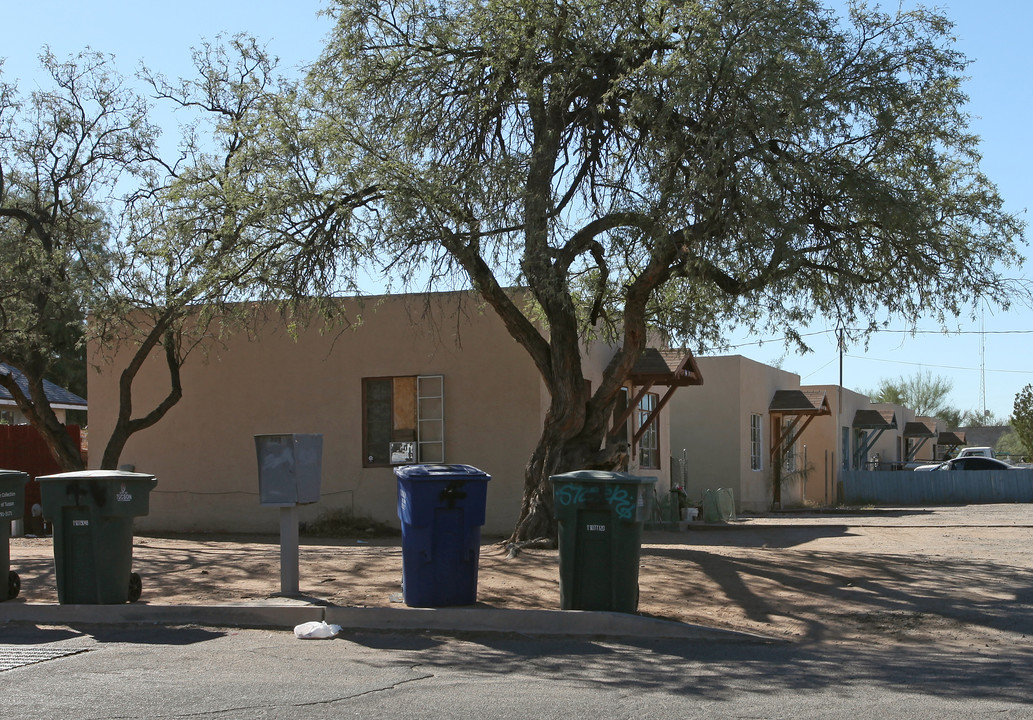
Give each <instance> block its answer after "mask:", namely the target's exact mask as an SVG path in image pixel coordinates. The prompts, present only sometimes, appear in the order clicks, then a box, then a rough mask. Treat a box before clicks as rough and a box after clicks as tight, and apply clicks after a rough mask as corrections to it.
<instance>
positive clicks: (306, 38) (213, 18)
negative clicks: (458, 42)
mask: <svg viewBox="0 0 1033 720" xmlns="http://www.w3.org/2000/svg"><path fill="white" fill-rule="evenodd" d="M884 4H885V5H886V6H887V7H896V3H895V2H889V3H884ZM914 4H915V3H913V2H910V1H908V2H904V3H903V5H904V7H912V6H914ZM933 4H935V5H936V6H937V7H939V8H941V9H942V10H943V11H944V12H945V13H946V14H947V15H948V16H949V17H950V18H951V19H952V20H953V21H954V22H955V34H956V35H957V37H958V43H957V47H958V48H959V49H960V50H961V51H962V52H963V53H964V54H965V55H967V56H968V57H969V58H970V59H971V60H973V63H972V65H971V66H970V68H969V75H970V77H971V79H970V80H969V82H968V83H967V85H966V90H967V92H968V95H969V97H970V99H971V102H970V105H969V108H968V109H969V112H970V113H971V114H972V115H973V120H972V129H973V130H974V132H975V133H976V134H978V135H979V136H980V137H981V138H982V151H983V170H984V171H985V172H986V174H987V175H988V176H989V177H990V178H991V179H992V180H993V181H994V182H995V183H996V184H997V185H998V187H999V189H1000V190H1001V194H1002V195H1003V197H1004V198H1005V201H1006V206H1007V208H1008V209H1009V210H1011V211H1013V212H1016V213H1022V214H1023V217H1024V218H1026V219H1027V221H1028V216H1027V215H1026V214H1025V210H1026V208H1029V207H1030V206H1031V205H1033V201H1031V196H1033V181H1031V180H1030V171H1031V169H1033V141H1031V139H1030V132H1029V129H1028V125H1029V118H1030V116H1031V115H1033V113H1031V110H1033V99H1031V98H1033V92H1031V91H1033V83H1031V78H1033V56H1031V54H1030V53H1029V51H1028V50H1027V49H1026V48H1027V42H1028V33H1029V31H1030V28H1033V3H1028V2H1024V1H1020V0H1014V1H1006V0H980V1H979V2H977V1H976V0H953V2H936V3H933ZM11 5H12V7H8V8H6V9H5V12H4V26H5V27H4V42H3V45H2V46H0V57H4V58H6V61H5V64H4V68H3V77H4V78H5V79H6V80H7V81H12V80H17V81H18V85H19V87H20V89H21V90H22V91H23V92H26V91H29V90H31V89H32V87H33V84H34V79H35V77H36V76H37V75H38V72H39V71H38V65H37V63H36V57H37V55H38V53H39V50H40V48H41V47H42V46H43V45H44V44H48V45H50V47H51V48H52V49H53V51H54V52H55V53H56V54H57V55H58V57H64V56H67V55H69V54H72V53H75V52H77V51H79V50H81V49H82V48H83V47H85V46H87V45H88V46H90V47H91V48H93V49H95V50H99V51H102V52H105V53H111V54H113V55H115V58H116V62H117V64H118V66H119V68H120V69H121V70H122V71H123V72H125V73H131V72H132V71H133V70H134V69H135V68H136V66H137V65H138V64H139V63H140V62H141V61H143V62H145V63H146V64H147V65H148V66H149V67H151V68H152V69H155V70H158V71H161V72H163V73H165V74H167V75H169V76H172V77H176V76H179V75H188V74H190V71H191V66H190V48H191V47H193V46H195V45H197V44H198V42H199V41H200V40H201V39H202V38H205V39H213V38H214V37H215V36H216V35H217V34H219V33H226V34H233V33H236V32H249V33H251V34H253V35H255V36H256V37H258V38H259V39H261V40H264V41H266V42H267V43H268V47H269V49H270V50H271V52H273V53H274V54H276V55H278V56H279V57H280V58H281V61H282V67H285V68H289V67H294V66H297V65H300V64H303V63H305V62H307V61H309V60H312V59H314V58H315V57H316V55H317V54H318V52H319V49H320V47H321V46H322V39H323V37H324V36H325V34H326V32H327V31H328V30H329V29H330V25H329V21H328V19H327V18H325V17H317V16H316V13H317V11H318V10H319V9H320V8H322V7H323V6H324V2H322V0H295V1H294V2H292V3H289V4H288V3H283V2H275V3H274V2H266V1H263V0H258V1H257V2H254V1H253V2H242V1H241V0H209V2H198V1H197V0H181V1H180V2H177V3H140V2H123V1H112V0H94V2H90V3H85V2H74V3H73V2H68V1H67V0H64V1H61V2H58V1H55V0H35V1H34V2H31V3H29V2H24V3H17V4H14V3H12V4H11ZM288 7H289V10H288V9H287V8H288ZM170 132H171V130H170ZM1024 252H1025V251H1024ZM1027 254H1028V253H1027ZM1018 276H1021V277H1028V276H1029V268H1026V269H1024V270H1023V271H1021V272H1020V273H1019V274H1018ZM893 328H894V329H897V330H904V329H905V328H906V325H905V323H904V322H903V321H901V322H899V323H897V324H895V325H894V326H893ZM919 328H920V330H921V331H923V332H921V333H920V334H919V335H917V336H915V337H911V336H910V335H907V334H905V333H902V332H892V333H884V334H880V335H878V336H876V337H874V338H873V339H872V340H871V341H870V343H869V345H868V348H867V349H865V348H864V347H860V346H857V347H851V348H848V350H847V352H846V354H845V356H844V359H843V384H844V385H845V386H846V387H848V388H852V389H855V390H867V389H870V388H874V387H875V386H876V385H877V384H878V382H879V380H880V378H887V377H888V378H895V377H899V376H909V375H913V374H915V373H918V372H926V371H928V372H930V373H932V374H934V375H940V376H944V377H947V378H949V379H950V380H951V381H952V382H953V383H954V390H953V392H952V394H951V401H952V404H953V405H955V406H957V407H959V408H961V409H963V410H970V409H977V408H979V407H980V400H981V397H980V379H981V377H984V378H985V387H986V392H985V397H986V408H987V409H988V410H991V411H992V412H994V413H995V414H997V415H999V416H1003V417H1007V416H1008V415H1009V414H1010V413H1011V408H1012V403H1013V401H1014V397H1015V394H1016V393H1017V392H1018V391H1019V390H1021V389H1022V388H1023V387H1024V386H1025V385H1027V384H1029V383H1033V362H1031V358H1033V309H1031V308H1029V307H1025V306H1021V307H1013V308H1012V309H1011V310H1009V311H1008V312H1002V311H1000V310H997V309H987V310H986V311H985V312H984V314H983V320H982V321H980V320H978V319H977V320H975V321H971V320H968V319H967V318H962V319H961V320H960V321H959V323H958V325H957V327H956V328H955V329H956V330H957V331H959V332H958V333H957V334H952V335H950V336H944V335H942V334H940V333H939V332H938V331H939V328H938V327H937V326H936V325H935V324H934V323H932V322H920V324H919ZM808 330H809V331H811V332H815V333H819V334H816V335H813V336H811V337H810V341H811V346H812V348H813V350H814V352H813V353H810V354H808V355H805V356H800V355H796V354H789V355H785V354H784V351H783V347H782V344H781V343H780V342H778V340H777V339H775V338H768V339H767V340H769V342H766V343H764V344H763V345H757V344H756V341H757V340H758V338H751V337H745V336H737V337H733V338H731V342H732V343H733V345H736V348H735V349H734V350H733V351H732V352H736V353H740V354H743V355H746V356H747V357H751V358H753V359H756V360H759V361H761V362H767V363H772V364H778V365H779V366H780V367H782V368H783V369H785V370H789V371H792V372H796V373H798V374H799V375H800V376H801V378H802V380H803V382H804V383H807V384H833V383H837V382H839V378H840V374H839V372H840V371H839V355H838V353H837V350H836V343H835V336H834V333H833V330H832V329H831V328H830V327H826V326H825V325H823V324H821V323H815V324H814V325H813V326H812V327H811V328H808ZM984 358H985V359H984ZM981 368H985V372H983V371H982V370H981Z"/></svg>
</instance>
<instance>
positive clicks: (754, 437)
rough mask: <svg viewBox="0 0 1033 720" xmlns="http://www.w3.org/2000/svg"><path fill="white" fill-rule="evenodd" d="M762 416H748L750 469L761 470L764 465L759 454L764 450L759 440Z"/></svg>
mask: <svg viewBox="0 0 1033 720" xmlns="http://www.w3.org/2000/svg"><path fill="white" fill-rule="evenodd" d="M762 424H763V422H762V416H761V415H758V414H757V413H751V414H750V469H751V470H761V469H762V468H763V467H764V465H763V462H762V455H761V453H762V452H763V450H764V447H763V444H762V441H761V438H762V435H761V428H762Z"/></svg>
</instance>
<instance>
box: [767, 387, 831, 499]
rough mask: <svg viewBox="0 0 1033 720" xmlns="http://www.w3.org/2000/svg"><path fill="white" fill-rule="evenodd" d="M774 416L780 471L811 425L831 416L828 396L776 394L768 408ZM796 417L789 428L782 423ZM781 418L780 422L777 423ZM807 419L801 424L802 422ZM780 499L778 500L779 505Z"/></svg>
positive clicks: (791, 392)
mask: <svg viewBox="0 0 1033 720" xmlns="http://www.w3.org/2000/svg"><path fill="white" fill-rule="evenodd" d="M768 412H769V413H770V414H771V417H772V423H771V429H772V433H773V438H772V443H771V458H772V460H773V462H774V465H775V467H776V468H781V465H782V461H781V458H782V456H783V455H784V454H785V453H786V452H788V451H789V448H791V447H792V446H793V445H794V444H796V441H797V440H799V439H800V436H801V435H803V431H804V430H806V429H807V426H808V425H810V424H811V421H812V420H813V419H814V418H816V417H820V416H822V415H831V414H832V410H831V409H830V408H829V399H828V395H827V394H826V393H825V391H824V390H817V389H814V390H776V391H775V394H774V395H773V396H772V397H771V403H770V404H769V405H768ZM787 415H789V416H792V418H793V419H792V420H791V421H790V422H789V425H788V427H785V428H783V427H782V421H781V419H782V418H783V417H785V416H787ZM774 418H778V420H774ZM801 419H803V423H802V424H801V422H800V420H801ZM779 499H780V498H776V501H777V500H779Z"/></svg>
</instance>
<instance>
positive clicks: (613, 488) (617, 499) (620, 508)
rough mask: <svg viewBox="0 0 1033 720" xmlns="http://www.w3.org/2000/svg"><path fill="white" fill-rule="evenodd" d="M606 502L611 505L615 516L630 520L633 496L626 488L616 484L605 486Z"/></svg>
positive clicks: (633, 504) (632, 512)
mask: <svg viewBox="0 0 1033 720" xmlns="http://www.w3.org/2000/svg"><path fill="white" fill-rule="evenodd" d="M606 502H608V503H609V504H610V505H612V506H613V511H614V512H615V513H617V517H619V518H621V519H623V520H630V519H631V518H632V516H633V515H634V512H635V498H633V497H632V496H631V493H629V492H628V491H627V489H626V488H622V487H619V486H617V485H607V486H606Z"/></svg>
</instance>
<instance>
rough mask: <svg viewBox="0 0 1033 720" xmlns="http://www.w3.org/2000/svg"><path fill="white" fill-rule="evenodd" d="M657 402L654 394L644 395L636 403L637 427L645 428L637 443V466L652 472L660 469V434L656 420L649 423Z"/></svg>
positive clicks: (657, 397) (658, 398)
mask: <svg viewBox="0 0 1033 720" xmlns="http://www.w3.org/2000/svg"><path fill="white" fill-rule="evenodd" d="M659 401H660V397H659V396H658V395H657V394H656V393H646V394H645V395H643V396H642V399H641V400H639V403H638V426H639V427H640V428H641V427H643V426H645V428H646V430H645V432H643V433H642V437H640V438H639V441H638V465H639V467H643V468H650V469H654V470H656V469H659V468H660V433H659V432H658V431H657V424H658V419H657V418H654V419H653V421H652V422H649V416H650V415H651V414H652V413H653V411H654V410H656V406H657V403H658V402H659Z"/></svg>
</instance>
